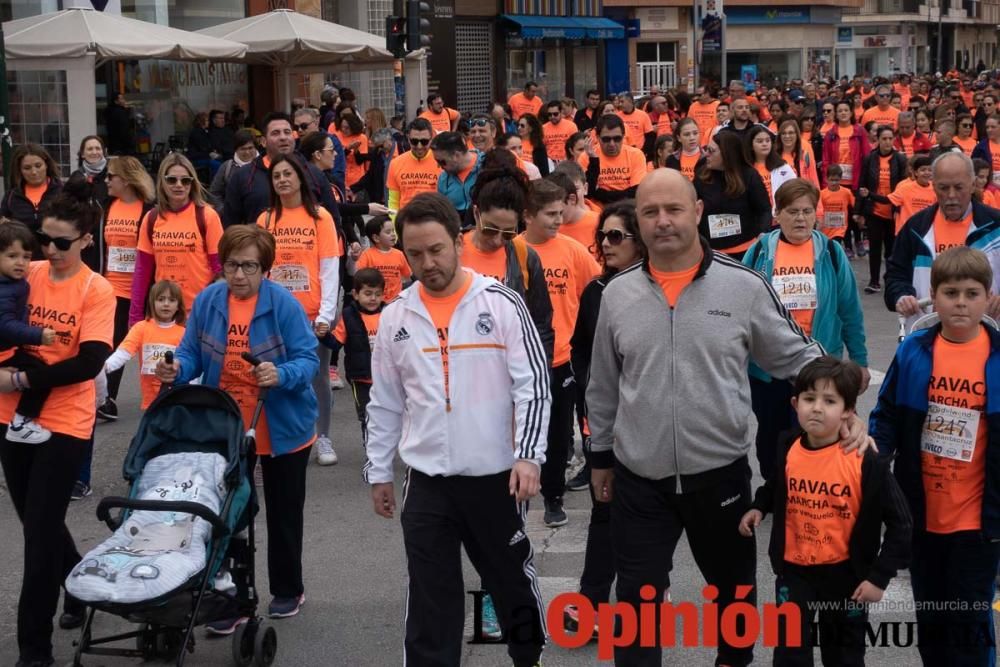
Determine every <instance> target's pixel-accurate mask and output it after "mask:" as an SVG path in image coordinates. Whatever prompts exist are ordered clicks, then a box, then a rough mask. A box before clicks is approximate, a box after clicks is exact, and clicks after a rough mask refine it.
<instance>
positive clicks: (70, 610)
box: [59, 594, 87, 630]
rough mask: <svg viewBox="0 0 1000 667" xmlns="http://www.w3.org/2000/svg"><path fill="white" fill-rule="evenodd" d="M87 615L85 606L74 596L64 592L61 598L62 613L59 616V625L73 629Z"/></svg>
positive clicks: (80, 623) (79, 624) (81, 623)
mask: <svg viewBox="0 0 1000 667" xmlns="http://www.w3.org/2000/svg"><path fill="white" fill-rule="evenodd" d="M86 617H87V607H86V605H84V604H83V603H82V602H80V601H79V600H77V599H76V598H75V597H73V596H71V595H69V594H66V596H65V597H64V598H63V613H62V614H61V615H60V616H59V627H60V628H62V629H63V630H73V629H74V628H79V627H80V626H81V625H83V621H84V620H85V619H86Z"/></svg>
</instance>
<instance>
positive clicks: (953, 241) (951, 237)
mask: <svg viewBox="0 0 1000 667" xmlns="http://www.w3.org/2000/svg"><path fill="white" fill-rule="evenodd" d="M971 226H972V213H969V214H968V215H967V216H965V217H964V218H962V219H961V220H959V221H958V222H950V221H949V220H946V219H945V217H944V214H943V213H941V209H938V212H937V215H935V216H934V247H933V250H934V256H935V257H936V256H938V255H940V254H941V253H943V252H944V251H945V250H947V249H948V248H954V247H956V246H961V245H965V239H966V237H968V236H969V228H970V227H971Z"/></svg>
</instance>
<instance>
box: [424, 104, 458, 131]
mask: <svg viewBox="0 0 1000 667" xmlns="http://www.w3.org/2000/svg"><path fill="white" fill-rule="evenodd" d="M420 118H426V119H427V120H428V121H429V122H430V124H431V127H432V128H433V129H434V134H437V133H439V132H451V124H452V123H453V122H454V121H456V120H458V112H457V111H455V110H454V109H449V108H448V107H444V108H442V109H441V113H434V111H432V110H431V109H427V110H425V111H424V112H423V113H422V114H420Z"/></svg>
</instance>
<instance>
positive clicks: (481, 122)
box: [469, 118, 490, 127]
mask: <svg viewBox="0 0 1000 667" xmlns="http://www.w3.org/2000/svg"><path fill="white" fill-rule="evenodd" d="M489 124H490V120H489V118H473V119H472V120H470V121H469V127H486V126H487V125H489Z"/></svg>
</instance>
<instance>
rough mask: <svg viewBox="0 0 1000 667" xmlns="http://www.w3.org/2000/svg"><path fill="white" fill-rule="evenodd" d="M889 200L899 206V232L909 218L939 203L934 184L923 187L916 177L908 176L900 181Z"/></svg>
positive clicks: (897, 221)
mask: <svg viewBox="0 0 1000 667" xmlns="http://www.w3.org/2000/svg"><path fill="white" fill-rule="evenodd" d="M889 201H891V202H892V204H893V206H898V207H899V213H897V214H896V233H897V234H899V230H900V229H902V228H903V225H905V224H906V221H907V220H909V219H910V218H911V217H913V216H914V215H915V214H917V213H920V212H921V211H922V210H924V209H925V208H927V207H928V206H933V205H934V204H936V203H937V195H936V194H934V186H932V185H929V184H928V185H927V186H926V187H922V186H921V185H920V184H919V183H917V182H916V181H915V180H914V179H912V178H908V179H906V180H905V181H900V182H899V185H897V186H896V189H895V190H893V191H892V193H891V194H890V195H889Z"/></svg>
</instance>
